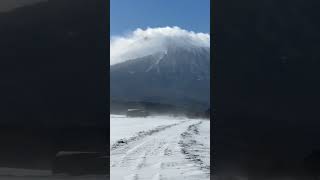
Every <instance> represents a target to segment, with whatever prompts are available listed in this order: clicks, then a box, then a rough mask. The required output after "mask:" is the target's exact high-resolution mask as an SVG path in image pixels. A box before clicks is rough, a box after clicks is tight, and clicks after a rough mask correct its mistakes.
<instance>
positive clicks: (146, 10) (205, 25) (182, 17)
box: [110, 0, 210, 36]
mask: <svg viewBox="0 0 320 180" xmlns="http://www.w3.org/2000/svg"><path fill="white" fill-rule="evenodd" d="M110 6H111V7H110V10H111V12H110V20H111V22H110V34H111V36H114V35H123V34H125V33H127V32H131V31H133V30H135V29H137V28H142V29H145V28H147V27H164V26H179V27H180V28H183V29H186V30H188V31H195V32H203V33H209V32H210V0H111V1H110Z"/></svg>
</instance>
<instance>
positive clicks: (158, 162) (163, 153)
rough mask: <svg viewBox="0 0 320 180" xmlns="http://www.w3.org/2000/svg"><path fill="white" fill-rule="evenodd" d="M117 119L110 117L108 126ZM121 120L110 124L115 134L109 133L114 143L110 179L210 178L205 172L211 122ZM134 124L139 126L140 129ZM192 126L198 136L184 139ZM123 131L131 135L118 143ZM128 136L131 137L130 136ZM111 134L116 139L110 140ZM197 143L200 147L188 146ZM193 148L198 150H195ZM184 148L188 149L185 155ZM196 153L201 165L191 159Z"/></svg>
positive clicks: (200, 179)
mask: <svg viewBox="0 0 320 180" xmlns="http://www.w3.org/2000/svg"><path fill="white" fill-rule="evenodd" d="M119 118H121V117H115V118H111V124H112V123H114V122H112V121H115V120H118V119H119ZM122 118H123V120H122V124H121V125H120V127H116V126H112V125H111V129H112V131H114V132H113V133H111V139H113V144H111V150H110V166H111V167H110V168H111V169H110V170H111V174H110V177H111V179H112V180H165V179H174V180H180V179H188V180H207V179H209V178H210V177H209V170H208V168H209V166H210V164H209V161H210V157H209V154H210V140H209V139H208V138H209V135H210V134H209V126H210V121H207V120H201V119H196V120H190V119H186V118H173V117H151V118H149V117H148V118H140V120H139V118H137V119H135V118H125V117H122ZM133 119H134V120H133ZM160 122H162V123H160ZM134 123H138V124H140V125H139V128H140V129H139V128H138V125H136V126H135V124H134ZM153 123H154V124H153ZM157 123H159V124H157ZM119 124H120V123H119ZM144 124H145V126H144ZM151 124H153V125H151ZM193 126H195V127H196V128H197V130H198V132H199V133H198V134H194V135H191V136H189V137H188V138H189V139H186V138H185V137H184V135H183V134H184V133H185V132H189V131H192V130H190V127H193ZM132 127H133V128H132ZM126 129H127V130H128V132H130V133H127V135H128V136H127V138H125V139H122V140H120V139H119V138H120V134H122V133H124V131H126ZM133 129H135V130H133ZM120 130H121V131H123V132H120ZM134 131H136V133H134ZM138 132H140V133H138ZM129 134H131V135H132V136H131V137H129ZM190 134H191V133H190ZM113 135H114V136H115V137H117V138H115V137H112V136H113ZM116 139H118V140H116ZM197 140H199V143H198V144H202V145H201V147H200V146H199V145H198V144H196V145H195V144H192V143H191V144H190V142H194V141H197ZM183 145H186V146H183ZM196 148H198V149H199V150H200V151H196ZM183 149H185V150H188V153H186V151H184V150H183ZM196 153H197V158H198V159H201V160H200V161H201V162H202V164H201V163H199V162H197V161H195V160H194V159H191V158H190V156H192V154H196Z"/></svg>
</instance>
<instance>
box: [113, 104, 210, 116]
mask: <svg viewBox="0 0 320 180" xmlns="http://www.w3.org/2000/svg"><path fill="white" fill-rule="evenodd" d="M128 109H144V110H146V111H147V112H148V113H149V114H150V115H173V116H187V117H190V118H209V117H210V109H203V110H202V111H201V110H198V109H199V108H194V109H193V108H192V107H188V106H186V107H185V106H177V105H172V104H164V103H156V102H145V101H116V100H111V101H110V113H111V114H126V113H127V110H128Z"/></svg>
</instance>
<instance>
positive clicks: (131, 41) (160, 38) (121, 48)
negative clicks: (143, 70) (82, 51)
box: [110, 26, 210, 65]
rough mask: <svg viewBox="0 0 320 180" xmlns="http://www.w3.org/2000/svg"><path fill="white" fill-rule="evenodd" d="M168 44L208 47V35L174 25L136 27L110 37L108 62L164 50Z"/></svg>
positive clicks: (121, 60)
mask: <svg viewBox="0 0 320 180" xmlns="http://www.w3.org/2000/svg"><path fill="white" fill-rule="evenodd" d="M169 45H170V46H172V45H173V46H178V47H179V46H182V47H191V46H197V47H210V35H209V34H207V33H195V32H193V31H187V30H184V29H181V28H179V27H176V26H175V27H157V28H147V29H137V30H135V31H133V32H130V33H128V34H126V35H124V36H113V37H111V42H110V48H111V49H110V64H111V65H113V64H117V63H121V62H124V61H127V60H130V59H134V58H138V57H143V56H147V55H150V54H154V53H156V52H161V51H166V50H167V48H168V47H169Z"/></svg>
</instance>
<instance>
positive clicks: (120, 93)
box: [110, 46, 210, 109]
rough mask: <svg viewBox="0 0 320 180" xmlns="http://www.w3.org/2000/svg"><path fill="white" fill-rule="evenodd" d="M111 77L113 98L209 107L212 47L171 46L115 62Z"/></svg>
mask: <svg viewBox="0 0 320 180" xmlns="http://www.w3.org/2000/svg"><path fill="white" fill-rule="evenodd" d="M110 81H111V82H110V83H111V84H110V96H111V99H113V100H121V101H148V102H158V103H167V104H174V105H179V106H186V107H193V108H198V109H203V108H207V107H209V102H210V48H208V47H199V46H184V47H183V46H167V48H166V50H165V51H161V52H157V53H154V54H151V55H148V56H144V57H141V58H137V59H131V60H127V61H125V62H122V63H118V64H115V65H112V66H111V67H110Z"/></svg>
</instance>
